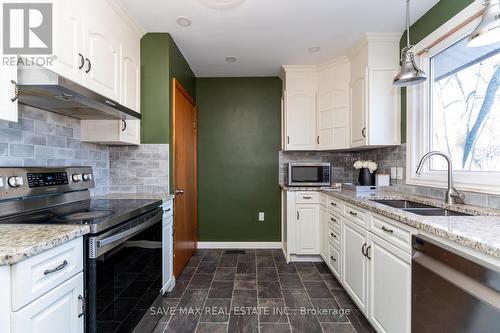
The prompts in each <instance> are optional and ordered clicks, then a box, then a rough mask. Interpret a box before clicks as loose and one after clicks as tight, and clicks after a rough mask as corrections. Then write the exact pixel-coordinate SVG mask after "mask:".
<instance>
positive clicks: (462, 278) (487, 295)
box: [413, 251, 500, 310]
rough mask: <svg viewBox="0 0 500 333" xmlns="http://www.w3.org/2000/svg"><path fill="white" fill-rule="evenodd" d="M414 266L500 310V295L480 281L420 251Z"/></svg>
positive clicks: (417, 252) (414, 259)
mask: <svg viewBox="0 0 500 333" xmlns="http://www.w3.org/2000/svg"><path fill="white" fill-rule="evenodd" d="M413 264H414V265H415V264H418V265H420V266H422V267H424V268H426V269H428V270H429V271H431V272H433V273H434V274H436V275H438V276H440V277H441V278H442V279H444V280H446V281H448V282H450V283H452V284H453V285H455V286H456V287H458V288H460V289H462V290H464V291H466V292H467V293H469V294H471V295H472V296H473V297H475V298H477V299H478V300H481V301H482V302H484V303H487V304H489V305H491V306H492V307H494V308H495V309H497V310H500V293H499V292H498V291H496V290H495V289H492V288H490V287H488V286H487V285H485V284H482V283H481V282H479V281H478V280H476V279H473V278H472V277H470V276H468V275H466V274H464V273H462V272H460V271H459V270H457V269H455V268H453V267H451V266H448V265H445V264H444V263H442V262H441V261H439V260H436V259H434V258H432V257H431V256H428V255H427V254H425V253H423V252H419V251H416V252H415V254H414V255H413ZM485 269H486V268H485Z"/></svg>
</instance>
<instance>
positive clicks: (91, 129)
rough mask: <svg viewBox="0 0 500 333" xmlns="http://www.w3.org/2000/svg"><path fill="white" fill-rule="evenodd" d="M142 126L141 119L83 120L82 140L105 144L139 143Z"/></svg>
mask: <svg viewBox="0 0 500 333" xmlns="http://www.w3.org/2000/svg"><path fill="white" fill-rule="evenodd" d="M140 127H141V124H140V121H139V120H129V119H127V120H123V121H121V120H82V121H81V134H80V136H81V138H80V140H81V141H82V142H94V143H99V144H104V145H106V144H107V145H138V144H140V135H141V134H140V133H141V132H140V130H141V128H140Z"/></svg>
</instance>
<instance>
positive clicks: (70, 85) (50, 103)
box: [18, 66, 141, 120]
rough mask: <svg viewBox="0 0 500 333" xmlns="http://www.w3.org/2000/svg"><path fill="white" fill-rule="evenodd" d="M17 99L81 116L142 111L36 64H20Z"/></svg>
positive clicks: (127, 115) (118, 116)
mask: <svg viewBox="0 0 500 333" xmlns="http://www.w3.org/2000/svg"><path fill="white" fill-rule="evenodd" d="M18 79H19V83H18V89H19V103H21V104H25V105H29V106H32V107H36V108H40V109H43V110H47V111H51V112H55V113H59V114H63V115H66V116H69V117H73V118H77V119H83V120H99V119H105V120H114V119H117V120H119V119H141V114H140V113H138V112H135V111H133V110H131V109H129V108H127V107H126V106H123V105H121V104H119V103H117V102H115V101H113V100H110V99H109V98H106V97H104V96H102V95H100V94H97V93H95V92H94V91H92V90H90V89H88V88H85V87H83V86H82V85H80V84H78V83H76V82H73V81H71V80H68V79H66V78H64V77H62V76H60V75H58V74H56V73H54V72H52V71H50V70H48V69H45V68H43V67H38V66H20V67H19V70H18Z"/></svg>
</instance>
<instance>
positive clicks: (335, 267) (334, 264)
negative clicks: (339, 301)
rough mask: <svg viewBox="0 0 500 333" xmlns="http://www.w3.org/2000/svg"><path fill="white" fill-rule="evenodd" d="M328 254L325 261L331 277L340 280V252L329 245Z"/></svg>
mask: <svg viewBox="0 0 500 333" xmlns="http://www.w3.org/2000/svg"><path fill="white" fill-rule="evenodd" d="M328 249H329V253H328V259H327V261H326V262H327V264H328V266H329V267H330V269H331V270H332V273H333V275H335V277H336V278H337V279H339V280H341V277H342V274H341V269H342V256H341V255H340V252H339V251H338V250H337V249H336V248H335V247H334V246H333V245H331V244H330V245H329V246H328Z"/></svg>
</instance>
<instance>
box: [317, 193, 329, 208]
mask: <svg viewBox="0 0 500 333" xmlns="http://www.w3.org/2000/svg"><path fill="white" fill-rule="evenodd" d="M319 203H320V205H322V206H325V207H327V206H328V195H326V194H324V193H320V194H319Z"/></svg>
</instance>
